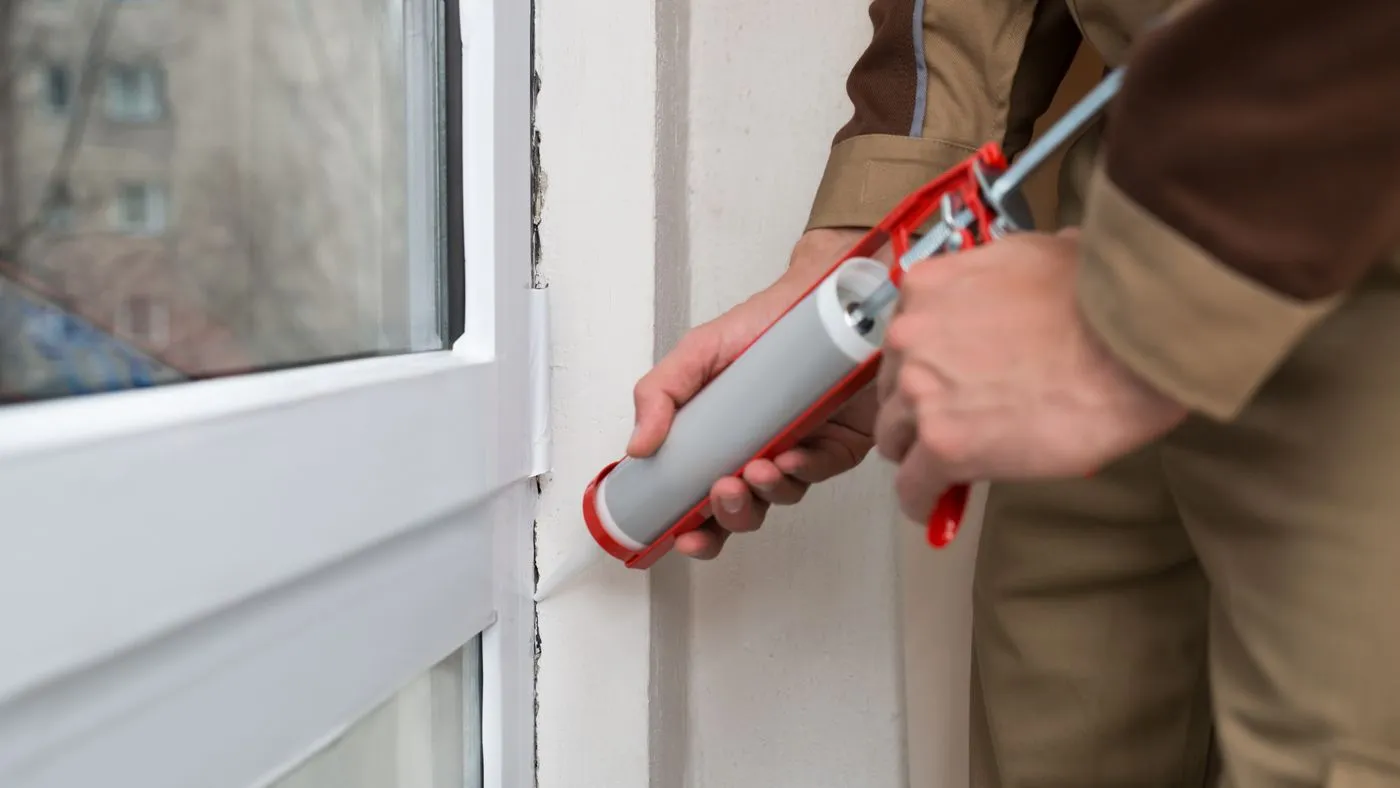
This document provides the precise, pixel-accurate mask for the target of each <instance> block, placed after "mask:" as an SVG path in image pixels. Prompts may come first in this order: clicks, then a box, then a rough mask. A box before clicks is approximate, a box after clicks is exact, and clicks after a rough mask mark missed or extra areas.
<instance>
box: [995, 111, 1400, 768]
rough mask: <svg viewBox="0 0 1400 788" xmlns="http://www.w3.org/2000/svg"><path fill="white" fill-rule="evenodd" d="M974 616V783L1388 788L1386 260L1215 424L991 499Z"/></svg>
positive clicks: (1393, 647) (1389, 356) (1391, 409)
mask: <svg viewBox="0 0 1400 788" xmlns="http://www.w3.org/2000/svg"><path fill="white" fill-rule="evenodd" d="M1092 143H1093V139H1092V138H1086V139H1085V140H1083V141H1082V144H1079V145H1076V146H1075V148H1074V149H1073V150H1072V151H1071V153H1070V156H1069V158H1068V159H1067V162H1066V166H1065V168H1064V180H1063V183H1062V204H1063V206H1064V208H1065V210H1064V211H1063V213H1062V218H1063V219H1064V220H1067V221H1071V222H1072V221H1074V220H1075V218H1076V217H1077V210H1078V203H1077V184H1078V183H1081V182H1082V179H1081V177H1079V176H1077V175H1076V173H1082V172H1086V171H1087V166H1086V162H1087V160H1088V159H1090V158H1091V157H1092V148H1093V144H1092ZM974 607H975V615H974V621H975V623H974V627H973V702H972V719H971V723H972V742H973V743H972V772H973V779H972V784H973V786H974V788H1110V786H1112V787H1114V788H1120V787H1121V788H1152V787H1154V786H1208V785H1223V786H1232V787H1234V788H1321V787H1324V786H1325V788H1400V265H1393V266H1390V267H1388V268H1385V269H1383V270H1378V271H1377V272H1376V273H1375V274H1374V275H1373V276H1372V277H1371V278H1370V280H1369V281H1367V282H1366V283H1365V285H1364V286H1363V287H1361V288H1360V289H1359V290H1358V291H1357V292H1356V293H1355V295H1354V296H1353V297H1352V298H1351V299H1350V300H1349V301H1348V302H1347V303H1346V304H1345V305H1344V306H1342V307H1341V308H1340V310H1339V311H1338V312H1337V313H1335V314H1334V315H1332V316H1331V317H1330V318H1329V319H1327V320H1326V321H1325V322H1324V323H1322V324H1321V325H1320V326H1319V327H1318V328H1317V329H1316V330H1315V331H1313V332H1312V334H1311V335H1310V336H1309V337H1308V338H1307V339H1306V340H1305V341H1304V342H1303V343H1302V345H1301V346H1300V347H1299V348H1298V349H1297V351H1296V352H1295V353H1294V354H1293V356H1292V357H1291V358H1290V359H1289V360H1288V361H1287V362H1286V363H1285V364H1284V366H1283V367H1282V368H1281V369H1279V370H1278V372H1277V374H1276V375H1275V376H1274V377H1273V379H1272V380H1271V381H1270V382H1269V383H1268V384H1267V385H1266V386H1265V388H1264V389H1263V390H1262V391H1261V392H1260V393H1259V395H1258V397H1257V399H1256V400H1255V401H1254V403H1253V404H1252V405H1251V406H1250V407H1249V408H1248V409H1247V411H1246V412H1245V413H1244V414H1243V415H1242V416H1241V417H1240V418H1239V419H1238V420H1237V421H1236V422H1234V423H1231V424H1218V423H1211V422H1208V421H1205V420H1198V421H1192V422H1189V423H1187V424H1185V425H1184V426H1182V427H1181V428H1180V429H1178V430H1177V431H1175V432H1174V433H1173V434H1171V435H1169V436H1167V437H1166V438H1165V439H1164V440H1162V441H1161V442H1159V443H1158V444H1157V445H1154V446H1151V447H1149V448H1147V449H1145V450H1143V451H1140V452H1138V453H1137V454H1135V455H1133V456H1130V457H1127V458H1125V459H1123V460H1122V461H1120V462H1118V463H1117V464H1116V465H1114V466H1112V467H1110V468H1107V469H1105V470H1103V471H1102V472H1100V473H1098V474H1097V475H1095V476H1094V477H1092V478H1089V479H1083V480H1071V481H1057V482H1047V483H1035V484H1001V485H996V486H994V487H993V489H992V491H991V494H990V496H989V501H988V506H987V513H986V520H985V525H984V526H983V529H982V538H981V546H980V549H979V555H978V562H977V570H976V583H975V592H974Z"/></svg>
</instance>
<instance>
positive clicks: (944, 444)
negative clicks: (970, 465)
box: [918, 421, 972, 466]
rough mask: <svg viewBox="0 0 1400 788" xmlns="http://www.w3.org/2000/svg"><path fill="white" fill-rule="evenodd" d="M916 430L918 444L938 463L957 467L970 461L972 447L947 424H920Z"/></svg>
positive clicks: (957, 431) (955, 429)
mask: <svg viewBox="0 0 1400 788" xmlns="http://www.w3.org/2000/svg"><path fill="white" fill-rule="evenodd" d="M918 430H919V432H918V436H919V444H920V445H921V446H923V447H924V450H925V451H927V452H928V453H929V454H930V455H932V456H933V457H935V458H937V459H938V461H939V462H940V463H942V464H944V465H949V466H959V465H962V464H964V463H966V462H967V461H968V460H969V459H971V456H972V445H971V444H970V443H969V442H968V441H967V440H966V438H965V437H964V434H963V432H962V431H961V430H958V429H957V428H955V427H953V426H952V425H951V424H949V423H948V422H946V421H942V422H932V423H921V424H919V427H918Z"/></svg>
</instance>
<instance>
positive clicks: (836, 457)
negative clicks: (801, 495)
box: [773, 424, 874, 484]
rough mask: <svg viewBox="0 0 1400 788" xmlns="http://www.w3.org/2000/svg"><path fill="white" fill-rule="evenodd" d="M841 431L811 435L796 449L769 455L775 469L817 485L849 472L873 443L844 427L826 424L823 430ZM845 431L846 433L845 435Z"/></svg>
mask: <svg viewBox="0 0 1400 788" xmlns="http://www.w3.org/2000/svg"><path fill="white" fill-rule="evenodd" d="M838 430H840V431H841V434H839V435H837V434H828V435H812V436H810V437H808V438H807V439H806V440H804V441H803V442H802V443H801V444H799V445H798V446H797V447H796V448H794V449H792V450H790V451H786V452H783V453H782V454H780V455H778V456H777V457H775V458H773V464H774V465H776V466H777V467H778V470H780V471H782V472H783V473H785V474H787V475H788V476H791V477H793V478H794V479H797V480H798V481H801V482H806V483H807V484H818V483H820V482H824V481H826V480H827V479H830V478H832V477H833V476H837V475H840V474H843V473H845V472H846V471H849V470H850V469H852V468H854V467H856V466H857V465H859V464H860V460H861V458H862V457H864V456H865V454H866V453H867V452H869V451H870V448H871V446H872V445H873V444H874V441H872V440H871V439H870V438H869V437H867V436H864V435H861V434H860V433H858V432H856V431H855V430H852V429H850V428H848V427H842V426H841V425H837V424H829V425H827V427H825V428H823V431H824V432H836V431H838ZM845 433H849V434H845Z"/></svg>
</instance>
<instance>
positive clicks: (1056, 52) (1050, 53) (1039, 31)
mask: <svg viewBox="0 0 1400 788" xmlns="http://www.w3.org/2000/svg"><path fill="white" fill-rule="evenodd" d="M1082 41H1083V37H1082V35H1081V34H1080V32H1079V25H1078V24H1076V23H1075V21H1074V16H1073V15H1072V14H1070V12H1069V7H1068V6H1066V5H1065V0H1039V2H1037V3H1036V4H1035V12H1034V14H1033V16H1032V17H1031V26H1030V30H1029V31H1027V33H1026V44H1025V48H1024V49H1022V50H1021V57H1020V61H1019V63H1018V64H1017V67H1016V78H1015V79H1014V80H1012V82H1011V99H1010V101H1009V102H1008V104H1009V108H1008V111H1007V118H1006V134H1005V135H1004V137H1003V138H1002V150H1004V151H1005V152H1006V155H1007V156H1008V157H1011V158H1014V157H1015V156H1016V154H1018V153H1020V152H1021V150H1022V149H1024V148H1025V147H1026V146H1027V145H1029V144H1030V141H1031V137H1032V136H1033V135H1034V133H1035V124H1036V121H1038V120H1040V116H1041V115H1044V114H1045V111H1046V110H1048V109H1050V104H1051V102H1053V101H1054V100H1055V92H1056V91H1057V90H1059V89H1060V83H1061V82H1063V81H1064V79H1065V74H1067V73H1068V72H1069V67H1070V65H1071V64H1072V63H1074V56H1075V55H1076V54H1077V53H1078V52H1079V45H1080V43H1081V42H1082Z"/></svg>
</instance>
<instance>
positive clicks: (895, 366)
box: [875, 342, 903, 402]
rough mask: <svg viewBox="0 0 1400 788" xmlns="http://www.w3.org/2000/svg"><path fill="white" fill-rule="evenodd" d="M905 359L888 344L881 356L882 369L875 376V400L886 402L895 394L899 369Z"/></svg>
mask: <svg viewBox="0 0 1400 788" xmlns="http://www.w3.org/2000/svg"><path fill="white" fill-rule="evenodd" d="M902 361H903V359H901V358H900V357H899V352H898V351H896V350H895V349H894V348H892V347H890V346H889V344H888V342H887V343H886V345H885V348H884V351H883V352H882V353H881V356H880V369H879V371H878V372H877V373H876V376H875V399H876V401H877V402H884V401H885V400H887V399H889V397H890V395H891V394H893V393H894V384H895V381H896V380H898V379H899V367H900V364H901V363H902Z"/></svg>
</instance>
